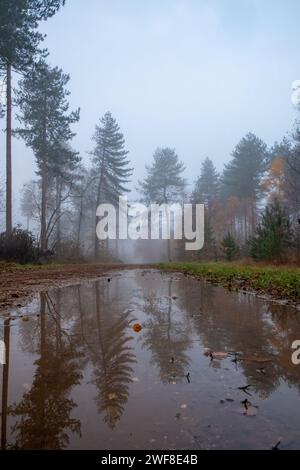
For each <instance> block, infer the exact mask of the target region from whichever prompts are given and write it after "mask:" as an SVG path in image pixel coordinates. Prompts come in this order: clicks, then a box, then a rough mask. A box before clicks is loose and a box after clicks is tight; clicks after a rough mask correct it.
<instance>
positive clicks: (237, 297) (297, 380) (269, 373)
mask: <svg viewBox="0 0 300 470" xmlns="http://www.w3.org/2000/svg"><path fill="white" fill-rule="evenodd" d="M195 283H197V284H196V289H195ZM178 289H179V291H178V292H179V294H178V295H179V299H180V301H179V302H180V305H181V307H182V308H183V309H184V310H185V311H186V312H187V314H188V315H189V317H190V318H191V319H192V320H193V324H194V327H195V330H196V331H197V333H198V335H199V337H200V338H201V341H202V344H203V346H204V347H205V348H208V349H210V350H213V351H224V350H227V351H232V352H238V353H241V356H240V357H241V358H245V359H246V360H241V361H240V362H239V363H238V367H239V368H240V370H243V373H244V375H245V381H246V382H247V383H251V384H252V386H253V390H255V391H256V392H257V393H258V394H259V395H260V397H261V398H267V397H268V396H269V395H271V394H272V393H273V392H274V391H275V390H276V389H277V388H278V386H279V385H280V383H281V380H284V381H287V382H288V383H289V384H292V385H295V386H296V387H297V388H299V389H300V369H299V368H298V369H297V368H295V366H293V364H292V362H291V353H292V352H291V344H292V342H293V341H294V340H295V339H298V338H300V322H299V313H296V312H295V311H293V310H290V309H288V308H286V307H283V306H280V305H276V304H269V305H268V304H267V303H265V302H262V301H261V300H259V299H257V298H256V297H254V296H246V295H243V294H236V293H229V292H226V291H225V290H223V289H221V288H216V287H215V286H212V285H209V284H205V283H203V282H197V281H190V282H188V281H187V282H183V283H179V285H178ZM180 290H181V292H180ZM256 357H257V358H266V359H271V362H268V363H265V364H264V363H259V362H255V358H256ZM262 367H263V368H264V369H265V372H266V373H260V372H261V371H260V370H259V369H261V368H262Z"/></svg>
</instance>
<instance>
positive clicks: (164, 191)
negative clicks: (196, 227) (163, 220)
mask: <svg viewBox="0 0 300 470" xmlns="http://www.w3.org/2000/svg"><path fill="white" fill-rule="evenodd" d="M153 160H154V161H153V163H152V165H151V166H147V167H146V170H147V176H146V178H145V180H144V181H142V182H140V190H141V193H142V196H143V199H144V200H145V201H146V202H148V203H152V204H169V203H172V202H177V201H179V200H182V197H183V192H184V189H185V186H186V181H185V179H184V178H183V177H182V173H183V172H184V170H185V166H184V164H183V163H182V162H180V161H179V159H178V155H177V154H176V152H175V150H174V149H170V148H168V147H165V148H158V149H157V150H156V151H155V153H154V156H153Z"/></svg>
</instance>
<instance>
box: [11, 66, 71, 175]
mask: <svg viewBox="0 0 300 470" xmlns="http://www.w3.org/2000/svg"><path fill="white" fill-rule="evenodd" d="M68 82H69V76H68V75H67V74H64V73H63V72H62V70H60V69H59V68H57V67H54V68H51V67H50V66H49V65H47V64H46V63H45V62H44V61H39V63H38V64H36V65H35V67H33V69H32V70H30V72H28V73H27V74H26V75H25V77H24V79H23V80H21V81H20V88H19V91H18V92H17V99H16V101H17V104H18V106H19V110H20V112H19V114H18V120H19V121H20V122H21V123H22V124H23V126H24V127H23V128H19V129H18V130H17V132H16V133H17V135H20V136H21V137H23V138H24V140H25V142H26V144H27V145H28V146H29V147H31V148H32V150H33V151H34V154H35V156H36V159H37V164H38V168H39V170H41V168H42V167H43V168H47V170H48V171H50V172H52V173H56V174H57V172H58V168H60V171H61V172H62V171H65V170H66V165H67V161H68V164H69V165H72V164H76V161H78V157H76V155H77V154H76V153H74V152H72V151H71V150H70V148H69V147H68V146H67V143H68V142H69V141H70V140H71V139H72V138H73V137H74V135H75V134H74V133H73V132H72V131H71V129H70V125H71V124H73V123H75V122H77V121H78V120H79V109H78V110H77V111H74V112H69V103H68V101H67V97H68V95H69V94H70V93H69V91H67V90H66V88H65V87H66V85H67V84H68Z"/></svg>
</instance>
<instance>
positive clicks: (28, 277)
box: [0, 264, 155, 312]
mask: <svg viewBox="0 0 300 470" xmlns="http://www.w3.org/2000/svg"><path fill="white" fill-rule="evenodd" d="M153 267H155V266H153V265H128V264H111V265H110V264H102V265H101V264H77V265H62V266H58V265H53V266H51V265H49V266H36V267H30V268H29V267H24V268H22V267H19V266H18V267H16V266H10V265H2V266H0V312H1V311H3V310H6V309H9V308H11V307H13V306H18V307H20V306H22V305H24V303H25V301H27V300H28V297H29V298H30V297H31V296H32V295H33V294H34V293H36V292H39V291H42V290H47V289H49V288H51V287H64V286H67V285H72V284H77V283H79V282H81V281H83V280H88V279H90V280H92V279H97V278H99V277H102V276H105V275H107V276H109V273H111V271H113V270H114V271H116V270H125V269H147V268H153Z"/></svg>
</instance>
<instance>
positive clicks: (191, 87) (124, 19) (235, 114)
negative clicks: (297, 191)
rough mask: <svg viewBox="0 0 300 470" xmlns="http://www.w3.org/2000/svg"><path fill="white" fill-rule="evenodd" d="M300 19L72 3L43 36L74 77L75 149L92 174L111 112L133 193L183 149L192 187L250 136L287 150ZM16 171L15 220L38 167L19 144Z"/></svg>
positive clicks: (272, 6) (289, 1)
mask: <svg viewBox="0 0 300 470" xmlns="http://www.w3.org/2000/svg"><path fill="white" fill-rule="evenodd" d="M299 18H300V2H299V1H298V0H184V1H179V0H151V2H150V1H146V0H144V1H142V0H67V2H66V6H65V7H64V8H63V9H62V10H61V11H60V12H59V13H58V14H57V15H55V16H54V17H53V18H52V19H50V20H49V21H48V22H47V23H44V24H42V25H41V28H40V29H41V31H43V32H45V33H46V34H47V39H46V41H45V45H46V47H47V48H48V49H49V52H50V57H49V59H48V61H49V62H50V64H51V65H53V66H54V65H58V66H59V67H61V68H63V70H64V72H67V73H70V75H71V81H70V84H69V89H70V91H71V98H70V102H71V107H72V108H77V107H78V106H80V107H81V120H80V122H79V124H78V125H76V126H74V130H75V131H76V132H77V137H76V138H75V139H74V141H73V144H72V145H73V147H74V148H75V149H76V150H79V151H80V153H81V156H82V157H83V160H84V161H86V162H87V161H88V160H89V156H88V154H87V152H88V151H90V150H91V149H92V146H93V144H92V142H91V136H92V134H93V132H94V127H95V124H96V123H97V122H98V120H99V118H100V117H101V116H102V115H103V114H104V113H105V112H106V111H108V110H110V111H111V112H112V114H113V115H114V117H116V119H117V121H118V123H119V124H120V126H121V130H122V132H123V133H124V136H125V139H126V146H127V149H128V150H129V151H130V155H129V157H130V159H131V162H132V165H133V166H134V168H135V171H134V175H133V180H134V181H133V183H132V185H131V187H132V188H134V187H136V185H137V179H140V178H142V177H143V176H144V174H145V170H144V167H145V163H149V162H150V161H151V158H152V155H153V153H154V150H155V148H156V147H158V146H169V147H174V148H176V150H177V153H178V155H179V157H180V159H182V160H183V161H184V163H185V164H186V167H187V170H186V174H185V176H186V178H187V179H188V181H189V183H193V181H194V180H195V178H196V176H197V175H198V174H199V169H200V165H201V161H202V160H203V159H204V158H205V157H206V156H209V157H210V158H212V159H213V161H214V162H215V164H216V165H217V168H218V169H219V170H221V169H222V166H223V164H224V163H225V162H227V161H228V160H229V159H230V153H231V152H232V150H233V148H234V146H235V145H236V144H237V143H238V141H239V140H240V139H241V138H242V137H243V136H244V135H245V134H246V133H248V132H250V131H251V132H254V133H256V134H257V135H258V136H259V137H260V138H262V139H263V140H265V141H266V142H267V144H268V145H272V144H273V143H274V141H275V140H281V139H282V137H283V136H284V135H285V134H286V133H287V132H288V131H290V130H291V128H292V125H293V121H294V119H295V118H296V117H297V113H296V111H295V109H294V108H293V105H292V102H291V84H292V81H293V80H296V79H300V60H299V50H300V33H299ZM17 78H18V77H17V76H16V75H14V85H16V82H17ZM1 127H2V129H4V128H5V122H4V121H2V122H1ZM0 138H1V142H0V151H1V156H2V157H1V167H0V173H1V174H2V175H3V174H4V172H5V166H4V149H5V147H4V138H5V135H4V133H1V137H0ZM13 159H14V160H13V167H14V201H15V210H14V212H15V214H16V211H17V210H18V198H19V192H20V188H21V187H22V185H23V183H25V182H26V181H28V180H30V179H31V178H33V177H34V176H35V175H34V169H35V166H34V157H33V155H32V151H31V150H30V149H26V147H25V145H24V144H23V143H22V142H21V141H16V140H15V139H14V142H13ZM135 195H136V193H135V192H134V193H133V195H132V197H133V196H135ZM17 221H18V216H17V217H16V218H15V220H14V222H15V223H16V222H17Z"/></svg>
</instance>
